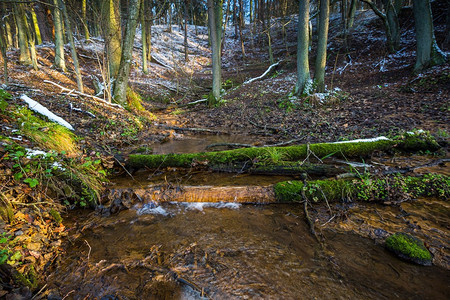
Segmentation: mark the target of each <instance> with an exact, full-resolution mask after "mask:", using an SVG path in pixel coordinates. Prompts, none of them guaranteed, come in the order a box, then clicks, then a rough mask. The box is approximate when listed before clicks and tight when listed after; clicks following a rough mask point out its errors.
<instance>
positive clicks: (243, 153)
mask: <svg viewBox="0 0 450 300" xmlns="http://www.w3.org/2000/svg"><path fill="white" fill-rule="evenodd" d="M392 149H398V150H402V151H420V150H422V151H425V150H429V151H435V150H437V149H439V145H438V144H437V143H436V141H435V140H434V139H432V138H431V137H429V136H423V135H419V134H406V135H404V136H401V137H398V138H396V139H387V138H377V139H369V140H355V141H348V142H337V143H318V144H308V145H297V146H288V147H260V148H243V149H234V150H227V151H215V152H201V153H183V154H156V155H138V154H133V155H130V156H129V158H128V166H129V167H132V168H143V167H147V168H164V167H192V166H209V165H229V166H230V167H232V168H233V167H235V168H236V169H237V168H239V166H242V163H246V164H247V165H248V166H252V165H253V164H254V163H255V162H265V161H266V162H271V161H272V162H275V161H298V160H301V159H305V158H306V157H311V158H312V157H317V158H324V157H330V156H334V157H340V158H349V157H367V156H370V155H371V154H372V153H373V152H375V151H383V152H386V151H390V150H392Z"/></svg>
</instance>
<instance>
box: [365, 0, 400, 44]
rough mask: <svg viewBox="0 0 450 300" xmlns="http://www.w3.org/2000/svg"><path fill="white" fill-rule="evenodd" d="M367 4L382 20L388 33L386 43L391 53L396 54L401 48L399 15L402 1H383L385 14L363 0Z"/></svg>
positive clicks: (367, 0) (370, 2)
mask: <svg viewBox="0 0 450 300" xmlns="http://www.w3.org/2000/svg"><path fill="white" fill-rule="evenodd" d="M361 1H363V2H364V3H367V4H368V5H369V6H370V8H371V9H372V10H373V12H374V13H375V14H376V15H377V16H378V17H379V18H380V19H381V21H382V22H383V25H384V29H385V31H386V43H387V47H388V50H389V52H395V51H397V50H398V49H399V48H400V26H399V22H398V13H399V12H400V9H401V7H402V0H383V3H384V11H385V12H384V13H383V11H382V9H380V8H378V7H377V6H376V4H375V3H374V2H372V1H371V0H361Z"/></svg>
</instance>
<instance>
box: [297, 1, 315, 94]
mask: <svg viewBox="0 0 450 300" xmlns="http://www.w3.org/2000/svg"><path fill="white" fill-rule="evenodd" d="M308 50H309V0H300V1H299V13H298V30H297V84H296V86H295V94H296V95H298V96H301V95H304V94H309V93H310V87H311V77H310V74H309V60H308Z"/></svg>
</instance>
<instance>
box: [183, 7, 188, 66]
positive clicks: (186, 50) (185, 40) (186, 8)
mask: <svg viewBox="0 0 450 300" xmlns="http://www.w3.org/2000/svg"><path fill="white" fill-rule="evenodd" d="M188 5H189V0H185V1H184V61H185V62H188V61H189V56H188V37H187V34H188V27H187V23H188Z"/></svg>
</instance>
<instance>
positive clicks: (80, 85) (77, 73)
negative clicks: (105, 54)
mask: <svg viewBox="0 0 450 300" xmlns="http://www.w3.org/2000/svg"><path fill="white" fill-rule="evenodd" d="M58 9H60V10H61V11H62V13H63V16H64V23H65V24H66V32H67V36H68V37H69V44H70V51H71V53H72V60H73V66H74V69H75V77H76V79H77V86H78V91H79V92H82V93H83V80H82V78H81V72H80V64H79V63H78V57H77V52H76V49H75V41H74V39H73V34H72V26H70V19H69V14H68V13H67V9H66V4H65V3H64V0H59V7H58Z"/></svg>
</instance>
